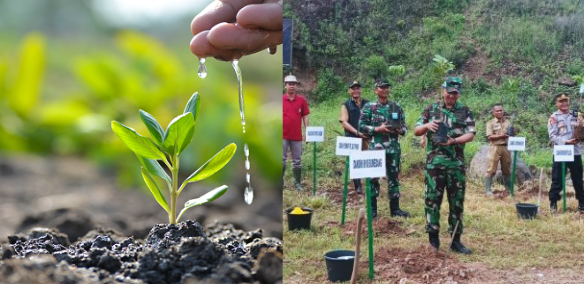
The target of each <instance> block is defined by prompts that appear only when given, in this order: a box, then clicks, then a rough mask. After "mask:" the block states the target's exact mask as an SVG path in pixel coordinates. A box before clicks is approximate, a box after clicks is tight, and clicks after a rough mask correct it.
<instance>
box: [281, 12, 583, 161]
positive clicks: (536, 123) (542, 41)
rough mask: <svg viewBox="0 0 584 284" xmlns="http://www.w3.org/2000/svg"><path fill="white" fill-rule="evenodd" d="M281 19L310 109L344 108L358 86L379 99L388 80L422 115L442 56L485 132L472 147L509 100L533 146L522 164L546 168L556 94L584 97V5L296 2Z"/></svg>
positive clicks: (405, 103) (437, 78)
mask: <svg viewBox="0 0 584 284" xmlns="http://www.w3.org/2000/svg"><path fill="white" fill-rule="evenodd" d="M284 16H285V17H286V18H293V19H294V24H295V27H294V49H293V62H294V65H293V67H292V69H291V70H285V72H292V73H294V74H296V75H298V76H299V77H300V79H301V81H302V82H303V88H304V90H303V91H304V92H305V93H306V94H307V97H308V98H309V100H310V102H311V104H312V107H313V108H320V107H326V106H328V104H331V103H332V104H336V105H338V103H340V102H342V100H343V99H341V98H346V97H347V92H346V85H345V83H346V82H347V81H349V80H351V79H358V80H361V81H362V82H363V83H364V84H365V86H366V87H365V88H364V92H363V93H364V96H365V97H367V98H370V99H371V98H374V94H373V92H372V85H373V80H374V78H376V77H381V76H384V77H389V78H390V80H392V81H393V82H394V84H393V86H392V92H391V96H392V98H393V99H395V100H396V101H398V102H399V103H400V104H402V105H403V106H405V107H406V109H408V110H410V112H408V113H407V115H408V116H410V117H417V116H418V115H419V112H420V111H421V109H422V107H423V106H424V105H426V104H428V103H430V102H432V101H434V97H435V93H436V90H437V89H438V86H439V84H440V82H441V80H442V76H441V75H439V74H437V73H436V72H435V67H434V65H433V64H432V58H433V57H434V56H435V55H436V54H440V55H442V56H444V57H445V58H447V59H448V60H449V61H451V62H452V63H454V65H455V67H456V68H455V69H454V70H453V71H451V72H450V73H449V75H456V76H461V77H462V78H463V79H464V83H465V86H464V89H463V92H462V95H461V98H460V100H461V102H463V103H465V104H467V105H469V106H470V108H471V109H472V110H473V112H474V114H475V118H476V119H477V125H478V129H479V133H478V136H477V139H475V142H473V143H482V142H484V141H485V140H484V123H485V122H486V121H487V120H488V119H490V118H491V116H490V114H489V112H488V111H489V107H490V105H491V104H493V103H495V102H502V103H504V104H505V107H506V111H507V113H508V114H509V115H510V117H511V119H512V120H513V121H514V123H515V125H516V126H517V127H519V128H520V129H521V130H522V132H521V135H522V136H526V137H527V139H528V148H529V150H528V154H527V155H525V159H527V161H528V163H529V164H530V165H535V166H546V167H549V166H551V160H550V159H551V155H548V154H546V153H547V152H549V151H550V148H549V146H548V137H547V130H546V127H545V125H546V121H547V118H548V116H549V114H550V113H551V112H552V111H553V110H554V108H553V105H552V104H551V97H552V96H553V94H554V93H556V92H558V91H569V92H571V93H573V94H574V96H575V99H574V103H578V102H579V101H580V100H581V99H580V97H581V96H580V95H579V94H578V93H577V90H578V89H579V86H578V84H577V82H576V81H574V80H573V77H574V76H582V75H584V61H583V60H582V58H583V57H584V1H581V0H554V1H552V0H547V1H527V0H510V1H502V0H500V1H492V0H490V1H487V0H476V1H451V0H439V1H420V0H412V1H379V0H378V1H364V0H340V1H332V0H326V1H298V0H297V1H286V3H285V12H284ZM392 65H394V66H396V65H403V66H404V67H405V73H403V74H401V75H392V72H391V70H390V69H391V68H389V66H392ZM337 113H338V110H337V109H333V110H332V111H331V113H330V114H324V115H323V116H324V117H329V116H332V117H335V118H336V116H337V115H338V114H337ZM312 121H313V122H314V123H317V124H318V123H319V122H320V121H318V120H316V119H312ZM414 121H415V120H414ZM323 123H324V122H323ZM321 124H322V123H321ZM410 126H413V125H410ZM339 129H340V128H339ZM469 148H471V149H478V147H477V146H476V145H475V146H470V147H469ZM468 154H471V155H472V152H470V153H468Z"/></svg>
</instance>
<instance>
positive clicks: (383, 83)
mask: <svg viewBox="0 0 584 284" xmlns="http://www.w3.org/2000/svg"><path fill="white" fill-rule="evenodd" d="M374 91H375V94H377V101H375V102H369V103H367V104H366V105H365V106H363V109H362V110H361V117H360V118H359V130H360V131H361V132H362V133H363V134H365V135H366V136H368V137H372V140H371V142H370V144H369V149H370V150H383V149H385V153H386V154H385V155H386V156H385V157H386V160H385V162H386V165H385V167H386V175H387V180H388V188H389V194H388V196H389V206H390V214H391V216H399V217H409V215H410V214H409V213H408V212H406V211H402V210H401V209H400V208H399V197H400V193H399V181H398V174H399V171H400V164H401V163H400V155H401V148H400V145H399V142H398V137H399V135H402V136H403V135H405V133H406V130H407V128H406V126H405V115H404V111H403V110H402V108H401V107H400V106H399V105H398V104H397V103H395V102H392V101H389V81H387V80H386V79H378V80H376V81H375V89H374ZM379 188H380V185H379V178H374V179H371V209H372V214H373V218H375V217H377V197H378V196H379Z"/></svg>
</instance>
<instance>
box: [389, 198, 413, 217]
mask: <svg viewBox="0 0 584 284" xmlns="http://www.w3.org/2000/svg"><path fill="white" fill-rule="evenodd" d="M389 210H390V213H391V217H394V216H398V217H404V218H407V217H410V213H408V212H406V211H402V210H401V209H400V208H399V197H398V198H392V199H390V200H389Z"/></svg>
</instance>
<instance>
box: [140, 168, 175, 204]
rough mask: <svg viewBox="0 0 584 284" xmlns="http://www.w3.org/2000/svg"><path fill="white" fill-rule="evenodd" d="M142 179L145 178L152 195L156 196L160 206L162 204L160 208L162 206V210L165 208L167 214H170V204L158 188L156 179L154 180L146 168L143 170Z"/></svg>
mask: <svg viewBox="0 0 584 284" xmlns="http://www.w3.org/2000/svg"><path fill="white" fill-rule="evenodd" d="M142 177H143V178H144V181H145V182H146V185H147V186H148V188H149V189H150V192H152V195H154V198H155V199H156V201H158V204H160V206H162V208H164V210H166V212H167V213H168V212H170V209H169V207H168V202H166V198H165V197H164V195H163V194H162V192H161V191H160V187H158V184H157V183H156V181H155V180H154V178H152V176H151V175H150V174H149V173H148V171H146V170H145V169H144V168H142Z"/></svg>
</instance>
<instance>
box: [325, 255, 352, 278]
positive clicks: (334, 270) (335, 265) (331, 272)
mask: <svg viewBox="0 0 584 284" xmlns="http://www.w3.org/2000/svg"><path fill="white" fill-rule="evenodd" d="M324 259H325V261H326V270H327V272H328V280H330V281H332V282H342V281H349V280H351V274H352V273H353V264H354V263H355V251H352V250H331V251H329V252H327V253H325V254H324Z"/></svg>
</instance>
